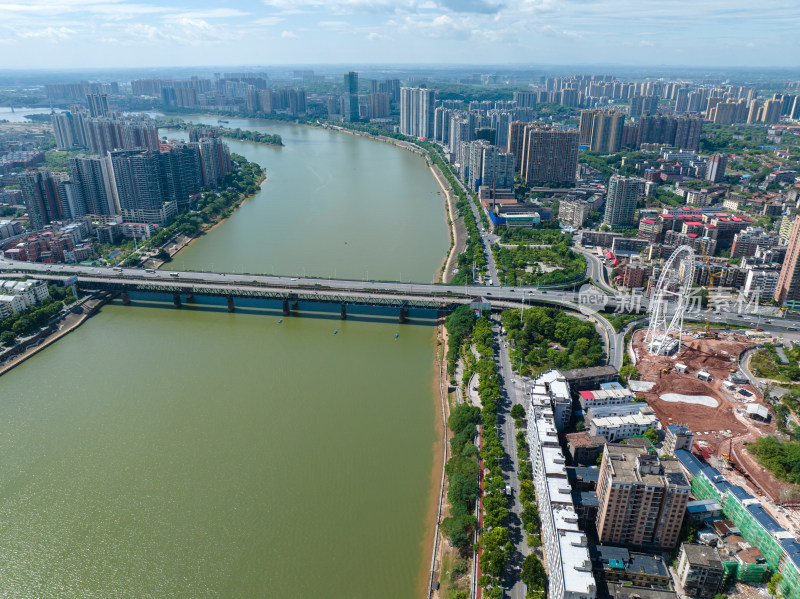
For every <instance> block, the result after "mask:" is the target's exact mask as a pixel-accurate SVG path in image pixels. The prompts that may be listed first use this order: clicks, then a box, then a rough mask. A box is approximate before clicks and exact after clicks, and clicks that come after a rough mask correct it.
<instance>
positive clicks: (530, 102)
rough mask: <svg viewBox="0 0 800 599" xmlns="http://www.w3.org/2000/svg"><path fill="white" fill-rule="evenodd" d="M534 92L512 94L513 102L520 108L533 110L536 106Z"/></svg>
mask: <svg viewBox="0 0 800 599" xmlns="http://www.w3.org/2000/svg"><path fill="white" fill-rule="evenodd" d="M536 98H537V94H536V92H514V102H516V103H517V106H519V107H520V108H534V107H535V106H536Z"/></svg>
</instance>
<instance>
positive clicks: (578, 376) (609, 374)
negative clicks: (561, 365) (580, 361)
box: [561, 366, 619, 391]
mask: <svg viewBox="0 0 800 599" xmlns="http://www.w3.org/2000/svg"><path fill="white" fill-rule="evenodd" d="M561 374H562V375H563V377H564V379H566V381H567V383H569V386H570V389H572V390H573V391H583V390H584V389H596V388H597V387H599V386H600V384H601V383H610V382H616V381H618V380H619V371H617V369H616V368H614V367H613V366H592V367H591V368H574V369H572V370H562V371H561Z"/></svg>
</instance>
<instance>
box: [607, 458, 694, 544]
mask: <svg viewBox="0 0 800 599" xmlns="http://www.w3.org/2000/svg"><path fill="white" fill-rule="evenodd" d="M690 492H691V487H690V486H689V482H688V481H687V480H686V477H685V476H684V475H683V472H682V471H681V466H680V463H679V462H678V460H676V459H675V458H664V457H661V458H659V457H658V455H657V454H656V453H650V452H648V451H647V449H645V448H643V447H635V446H632V445H623V444H616V443H612V444H608V445H606V447H605V451H604V452H603V461H602V463H601V465H600V473H599V477H598V483H597V501H598V503H599V508H598V511H597V521H596V522H597V535H598V537H599V540H600V542H601V543H618V544H624V545H638V546H650V547H664V548H673V547H675V545H676V544H677V542H678V538H679V536H680V530H681V525H682V524H683V517H684V514H685V512H686V503H687V502H688V500H689V493H690Z"/></svg>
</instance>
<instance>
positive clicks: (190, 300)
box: [186, 293, 194, 304]
mask: <svg viewBox="0 0 800 599" xmlns="http://www.w3.org/2000/svg"><path fill="white" fill-rule="evenodd" d="M186 303H187V304H193V303H194V293H187V294H186Z"/></svg>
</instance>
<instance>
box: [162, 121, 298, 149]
mask: <svg viewBox="0 0 800 599" xmlns="http://www.w3.org/2000/svg"><path fill="white" fill-rule="evenodd" d="M156 124H157V125H158V126H159V127H168V128H170V129H183V130H188V129H192V128H194V127H205V125H201V124H198V123H191V122H186V121H184V120H183V119H180V118H176V117H166V118H161V119H156ZM215 128H216V129H217V130H218V131H219V134H220V136H222V137H226V138H228V139H239V140H244V141H253V142H256V143H261V144H267V145H270V146H282V145H283V138H281V136H280V135H278V134H277V133H261V132H260V131H250V130H249V129H241V128H239V127H237V128H236V129H229V128H227V127H215Z"/></svg>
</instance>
